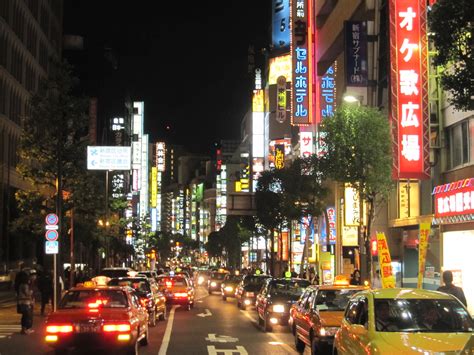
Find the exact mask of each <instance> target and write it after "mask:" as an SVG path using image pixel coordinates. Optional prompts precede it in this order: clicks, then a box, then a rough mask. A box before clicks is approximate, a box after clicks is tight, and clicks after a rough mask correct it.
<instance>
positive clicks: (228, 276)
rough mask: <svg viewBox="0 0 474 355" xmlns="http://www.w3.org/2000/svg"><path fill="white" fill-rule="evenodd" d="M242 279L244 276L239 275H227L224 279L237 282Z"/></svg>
mask: <svg viewBox="0 0 474 355" xmlns="http://www.w3.org/2000/svg"><path fill="white" fill-rule="evenodd" d="M240 280H242V278H241V277H240V276H237V275H227V276H226V278H225V279H224V281H227V282H235V283H237V282H240Z"/></svg>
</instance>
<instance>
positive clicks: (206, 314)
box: [197, 308, 212, 317]
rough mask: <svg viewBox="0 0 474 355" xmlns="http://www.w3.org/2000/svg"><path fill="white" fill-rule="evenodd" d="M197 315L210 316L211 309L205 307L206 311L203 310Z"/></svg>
mask: <svg viewBox="0 0 474 355" xmlns="http://www.w3.org/2000/svg"><path fill="white" fill-rule="evenodd" d="M197 316H198V317H210V316H212V313H211V311H209V310H208V309H207V308H206V312H204V313H199V314H198V315H197Z"/></svg>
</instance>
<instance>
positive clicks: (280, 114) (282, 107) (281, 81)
mask: <svg viewBox="0 0 474 355" xmlns="http://www.w3.org/2000/svg"><path fill="white" fill-rule="evenodd" d="M276 120H277V122H279V123H283V122H285V121H286V78H285V77H284V76H279V77H278V79H277V110H276Z"/></svg>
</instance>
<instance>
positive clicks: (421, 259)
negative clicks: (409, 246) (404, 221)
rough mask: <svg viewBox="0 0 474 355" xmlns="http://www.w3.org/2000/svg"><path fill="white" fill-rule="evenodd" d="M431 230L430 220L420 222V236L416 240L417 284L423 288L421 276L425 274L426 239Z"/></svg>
mask: <svg viewBox="0 0 474 355" xmlns="http://www.w3.org/2000/svg"><path fill="white" fill-rule="evenodd" d="M430 231H431V222H429V223H420V236H419V240H418V285H417V288H423V276H424V274H425V265H426V253H427V252H428V239H429V236H430Z"/></svg>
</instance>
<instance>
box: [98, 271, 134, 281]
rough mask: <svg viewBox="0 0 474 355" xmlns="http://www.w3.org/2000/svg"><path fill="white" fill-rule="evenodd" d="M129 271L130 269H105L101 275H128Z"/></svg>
mask: <svg viewBox="0 0 474 355" xmlns="http://www.w3.org/2000/svg"><path fill="white" fill-rule="evenodd" d="M129 271H130V270H128V269H103V270H102V271H101V272H100V275H102V276H107V277H110V278H111V279H114V278H116V277H127V276H128V272H129Z"/></svg>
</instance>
